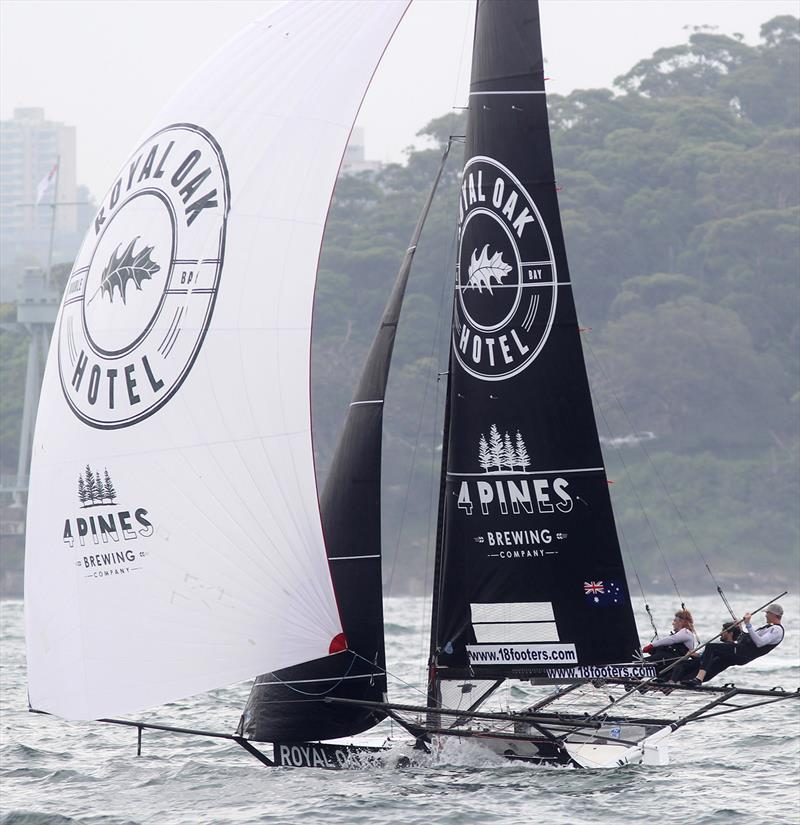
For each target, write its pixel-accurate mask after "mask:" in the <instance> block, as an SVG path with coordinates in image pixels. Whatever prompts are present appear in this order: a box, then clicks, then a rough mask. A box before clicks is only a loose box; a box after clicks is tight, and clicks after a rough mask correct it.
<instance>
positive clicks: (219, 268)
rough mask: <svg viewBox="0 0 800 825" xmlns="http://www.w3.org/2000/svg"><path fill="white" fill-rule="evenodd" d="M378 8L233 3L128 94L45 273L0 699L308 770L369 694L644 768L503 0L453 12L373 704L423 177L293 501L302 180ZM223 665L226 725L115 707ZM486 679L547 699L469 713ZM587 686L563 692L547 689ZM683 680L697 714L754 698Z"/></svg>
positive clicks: (502, 737)
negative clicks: (415, 653) (350, 379)
mask: <svg viewBox="0 0 800 825" xmlns="http://www.w3.org/2000/svg"><path fill="white" fill-rule="evenodd" d="M407 6H408V2H406V0H382V2H380V3H375V2H369V1H368V0H364V2H360V1H359V0H329V2H326V3H322V4H319V3H311V2H293V3H289V4H286V5H285V6H283V7H282V8H280V9H279V10H277V11H276V12H274V13H273V14H271V15H269V16H267V17H265V18H264V19H262V20H261V21H259V22H257V23H256V24H254V25H253V26H252V27H250V28H249V29H247V30H245V31H244V32H243V33H242V34H241V35H240V36H239V37H238V38H236V39H235V40H234V41H233V42H232V43H231V44H229V45H228V46H227V47H226V48H224V49H223V50H222V51H221V52H220V53H219V54H218V55H217V56H216V57H215V58H214V59H213V60H212V61H210V62H209V63H208V64H207V65H206V66H205V67H204V68H203V69H202V70H201V71H200V73H199V74H198V76H197V77H195V78H194V79H193V80H192V81H191V82H190V83H189V84H188V85H187V86H186V87H185V88H184V89H183V90H182V91H181V92H180V93H179V94H178V96H177V97H176V98H175V99H174V100H173V101H172V102H171V103H170V104H168V105H167V106H166V108H165V109H164V111H162V112H161V113H160V114H159V115H158V117H157V118H156V120H155V122H154V123H153V124H152V125H151V126H150V127H149V128H148V129H147V130H146V131H145V132H144V134H143V137H142V139H141V141H140V142H139V144H138V145H137V147H136V148H135V150H134V151H133V152H132V153H131V155H130V157H129V158H128V160H126V162H125V163H124V164H123V165H122V167H121V169H120V172H119V174H118V176H117V177H116V178H115V180H114V182H113V184H112V186H111V188H110V189H109V192H108V194H107V195H106V197H105V198H104V199H103V201H102V203H101V205H100V207H99V209H98V212H97V214H96V216H95V219H94V221H93V223H92V225H91V227H90V229H89V231H88V233H87V236H86V239H85V241H84V243H83V246H82V247H81V250H80V252H79V254H78V257H77V259H76V261H75V265H74V268H73V270H72V273H71V274H70V277H69V280H68V282H67V286H66V289H65V294H64V299H63V303H62V306H61V310H60V314H59V318H58V322H57V325H56V332H55V334H54V337H53V342H52V345H51V350H50V354H49V358H48V363H47V369H46V374H45V377H44V382H43V386H42V393H41V402H40V408H39V414H38V420H37V426H36V433H35V439H34V450H33V466H32V476H31V485H30V497H29V505H28V523H27V550H26V554H27V555H26V581H25V587H26V590H25V592H26V603H25V611H26V640H27V651H28V673H29V703H30V708H31V710H34V711H37V712H43V713H49V714H55V715H57V716H61V717H64V718H67V719H77V720H97V719H101V720H103V721H109V722H114V723H117V724H126V725H131V726H134V727H136V728H138V731H139V737H140V742H141V734H142V731H143V730H145V729H148V728H158V729H162V730H174V731H177V732H181V733H197V734H200V735H214V736H220V737H223V738H228V739H230V740H232V741H234V742H236V743H237V744H238V745H240V746H242V747H243V748H245V750H247V751H248V752H250V753H251V754H252V755H253V756H256V758H258V759H259V760H260V761H261V762H263V763H264V764H267V765H273V764H277V765H306V766H310V767H315V766H319V767H326V768H330V767H342V766H346V765H350V764H352V763H353V762H352V760H353V758H354V757H361V756H364V755H366V757H368V758H370V759H371V758H377V757H378V756H380V754H381V753H382V752H383V748H382V747H381V746H370V745H363V744H358V741H357V740H356V742H355V743H350V744H343V743H342V742H341V741H334V742H332V741H331V740H341V739H342V738H344V737H352V736H354V735H356V734H359V733H362V732H364V731H367V730H369V729H371V728H373V727H374V726H375V725H377V724H378V723H379V722H381V721H382V720H384V719H386V718H387V717H388V718H391V719H393V720H395V721H396V722H397V723H398V724H399V725H401V726H402V727H403V728H404V729H405V730H406V731H407V732H408V733H409V734H410V737H411V738H410V740H409V741H410V742H411V743H412V744H413V745H414V747H415V748H416V749H417V751H418V752H420V753H422V752H424V751H429V750H431V749H432V748H435V743H436V742H437V741H440V740H441V739H442V738H446V737H448V736H460V737H469V738H472V739H477V740H479V741H481V742H482V743H483V744H485V745H486V746H487V747H488V748H490V749H491V750H493V751H494V752H496V753H499V754H501V755H504V756H506V757H508V758H510V759H523V760H527V761H534V762H550V763H555V764H573V765H579V766H615V765H620V764H625V763H628V762H636V761H648V760H649V761H656V762H659V761H663V760H664V758H665V756H664V751H663V749H662V748H661V744H660V743H661V742H662V740H663V739H664V738H665V737H666V736H667V735H668V734H669V733H671V732H672V731H673V730H675V729H676V728H677V727H680V726H681V725H683V724H685V723H686V722H687V721H690V719H689V717H687V716H686V715H684V716H683V717H680V718H678V719H663V718H650V717H644V718H643V717H635V716H634V717H628V716H625V715H624V711H620V710H619V708H618V706H614V708H613V709H612V710H609V709H608V707H606V706H605V702H606V701H607V698H608V697H607V694H608V691H609V690H610V689H611V688H610V687H609V686H612V685H613V686H616V687H618V688H620V689H621V690H622V691H623V694H624V695H625V696H630V695H631V694H635V695H637V696H638V695H644V694H639V692H638V691H639V689H640V688H641V690H642V691H644V690H645V688H644V687H641V686H642V685H644V686H645V687H646V686H647V685H648V684H649V680H650V678H651V677H652V676H654V675H655V673H654V671H652V670H651V669H649V667H648V666H647V665H646V664H644V663H643V662H642V661H641V651H640V646H639V640H638V635H637V632H636V627H635V622H634V614H633V609H632V605H631V598H630V595H629V593H628V592H627V587H626V583H625V582H626V579H625V571H624V567H623V563H622V558H621V554H620V548H619V543H618V540H617V535H616V530H615V526H614V519H613V513H612V510H611V502H610V498H609V492H608V484H607V478H606V473H605V469H604V465H603V457H602V453H601V450H600V445H599V441H598V435H597V429H596V426H595V421H594V416H593V412H592V405H591V399H590V394H589V386H588V382H587V376H586V370H585V366H584V362H583V355H582V350H581V344H580V339H579V331H578V323H577V317H576V312H575V307H574V303H573V298H572V289H571V283H570V276H569V270H568V267H567V259H566V252H565V247H564V239H563V236H562V231H561V225H560V217H559V211H558V202H557V194H556V190H555V184H554V174H553V161H552V156H551V149H550V137H549V131H548V125H547V123H548V122H547V105H546V98H545V92H544V75H543V58H542V47H541V40H540V32H539V14H538V6H537V4H536V3H535V2H531V0H504V1H503V2H483V0H481V1H479V2H478V4H477V14H476V23H475V35H474V38H475V46H474V55H473V62H472V81H471V89H470V106H469V117H468V125H467V134H466V145H465V164H464V168H463V172H462V185H461V188H460V195H459V202H458V250H459V251H458V264H457V269H456V273H455V279H454V291H453V294H454V300H453V317H452V335H451V347H450V358H449V367H448V369H447V382H448V390H447V405H446V411H445V422H444V432H443V463H442V475H441V490H440V498H439V529H438V536H437V545H436V563H435V577H434V578H435V584H434V593H433V616H432V625H431V643H430V662H429V682H428V685H427V697H428V698H427V702H426V703H425V704H424V705H421V706H419V707H415V706H405V705H397V704H392V703H391V702H389V698H388V689H387V672H386V661H385V659H386V657H385V645H384V630H383V607H382V599H381V525H380V478H381V433H382V421H383V406H384V400H385V390H386V383H387V376H388V371H389V366H390V361H391V354H392V348H393V344H394V338H395V333H396V330H397V325H398V323H399V319H400V311H401V307H402V301H403V295H404V291H405V286H406V283H407V280H408V277H409V273H410V271H411V265H412V262H413V258H414V252H415V250H416V246H417V241H418V240H419V237H420V233H421V230H422V226H423V223H424V219H425V215H426V214H427V210H428V209H429V208H430V204H431V201H432V198H433V194H434V191H435V182H434V187H433V188H432V190H431V194H430V196H429V198H428V201H427V203H426V205H425V208H424V210H423V214H422V215H421V216H420V221H419V223H418V225H417V227H416V230H415V233H414V236H413V237H412V239H411V242H410V244H409V247H408V249H407V250H406V252H405V256H404V259H403V262H402V265H401V267H400V271H399V274H398V277H397V281H396V283H395V285H394V287H393V289H392V291H391V294H390V295H389V298H388V302H387V305H386V309H385V312H384V316H383V319H382V321H381V324H380V327H379V329H378V332H377V334H376V337H375V340H374V342H373V345H372V347H371V349H370V352H369V354H368V357H367V361H366V363H365V366H364V368H363V373H362V376H361V380H360V382H359V384H358V387H357V390H356V393H355V395H354V398H353V401H352V403H351V404H350V407H349V410H348V413H347V417H346V420H345V424H344V428H343V431H342V434H341V438H340V441H339V444H338V447H337V450H336V453H335V456H334V459H333V462H332V468H331V471H330V474H329V477H328V479H327V482H326V484H325V486H324V489H322V490H321V491H320V492H319V494H318V488H317V482H316V471H315V465H314V456H313V444H312V420H311V402H310V390H309V387H310V341H311V333H312V308H313V300H314V287H315V280H316V273H317V265H318V258H319V251H320V247H321V243H322V236H323V230H324V225H325V220H326V216H327V212H328V208H329V203H330V200H331V196H332V192H333V187H334V184H335V181H336V175H337V172H338V169H339V166H340V163H341V160H342V157H343V154H344V151H345V147H346V144H347V140H348V136H349V134H350V131H351V129H352V125H353V123H354V121H355V118H356V115H357V113H358V109H359V106H360V104H361V101H362V99H363V96H364V94H365V92H366V88H367V86H368V83H369V80H370V78H371V76H372V74H373V72H374V70H375V68H376V66H377V63H378V61H379V60H380V57H381V54H382V53H383V51H384V49H385V47H386V45H387V43H388V42H389V39H390V38H391V35H392V33H393V31H394V30H395V29H396V27H397V26H398V25H399V24H400V21H401V18H402V16H403V14H404V13H405V11H406V8H407ZM446 156H447V152H445V157H444V158H443V161H442V168H443V167H444V163H445V162H446ZM439 174H440V175H441V168H440V171H439ZM248 679H251V680H253V684H252V689H251V693H250V696H249V698H248V700H247V703H246V706H245V708H244V710H243V713H242V716H241V720H240V722H239V726H238V728H237V730H236V731H235V732H232V733H209V732H207V731H190V730H185V729H178V728H171V727H169V726H166V725H156V724H151V723H143V722H139V721H134V720H130V719H122V718H119V717H123V716H130V715H131V714H136V713H137V712H139V711H141V710H143V709H145V708H150V707H154V706H158V705H163V704H164V703H167V702H170V701H174V700H176V699H178V698H181V697H186V696H191V695H193V694H197V693H199V692H201V691H206V690H210V689H213V688H216V687H219V686H222V685H228V684H232V683H234V682H239V681H243V680H248ZM508 679H520V680H524V681H525V682H532V683H534V684H539V685H546V686H551V687H552V688H553V690H552V692H551V693H549V694H548V696H547V697H546V698H545V699H543V700H541V701H540V702H537V703H536V704H534V705H532V706H530V707H527V708H523V709H522V710H521V711H518V712H513V713H512V712H510V711H509V712H507V713H486V712H482V711H481V710H480V708H481V706H482V705H483V703H484V702H485V700H486V699H487V698H488V697H489V696H491V694H492V693H493V692H494V691H495V690H496V689H497V687H498V686H499V685H500V684H502V683H503V682H504V681H505V680H508ZM600 684H602V685H603V686H604V692H603V702H601V703H600V705H599V706H598V705H597V703H595V706H594V709H593V710H591V711H586V710H581V711H580V712H577V713H576V712H572V713H567V712H562V711H560V710H556V709H555V708H556V707H557V705H558V703H559V702H560V701H561V700H563V698H564V697H565V696H568V695H569V696H574V695H577V694H578V693H580V691H581V690H583V689H585V688H586V689H588V690H589V691H591V689H592V688H596V687H597V686H598V685H600ZM632 685H633V686H638V687H636V690H633V691H632V690H631V686H632ZM625 690H627V691H628V693H625ZM701 690H702V691H710V692H711V693H710V696H711V698H708V694H707V693H705V694H704V695H703V702H704V703H705V704H704V705H703V708H706V707H708V708H711V707H717V708H718V706H719V705H720V704H721V703H722V704H726V703H730V700H731V699H732V698H733V697H734V696H742V695H752V694H755V695H760V694H761V693H767V692H766V691H764V692H759V691H749V692H748V691H741V690H738V689H735V688H734V689H730V688H729V689H727V690H722V692H721V694H720V695H717V693H715V692H714V691H715V689H714V688H703V689H701ZM770 697H771V701H775V700H777V698H779V697H777V695H776V694H775V693H774V692H772V693H770ZM705 712H706V711H705V710H703V709H701V710H693V712H692V714H690V715H689V716H691V718H692V719H695V718H701V717H702V716H703V714H704V713H705ZM259 743H271V744H272V745H273V753H272V755H271V756H268V755H267V754H265V753H264V751H263V750H262V749H260V747H259Z"/></svg>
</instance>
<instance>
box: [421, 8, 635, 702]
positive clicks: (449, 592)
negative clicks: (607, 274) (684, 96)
mask: <svg viewBox="0 0 800 825" xmlns="http://www.w3.org/2000/svg"><path fill="white" fill-rule="evenodd" d="M446 442H447V443H446V445H445V446H446V459H445V460H446V473H445V474H444V477H443V484H442V494H441V495H442V501H441V507H440V530H439V534H440V535H439V546H438V548H437V566H436V574H435V583H434V606H433V622H432V631H431V690H432V694H433V695H432V697H431V698H432V700H436V701H437V703H440V702H442V701H443V697H442V686H443V683H447V682H448V681H450V680H459V681H460V682H465V681H471V680H476V681H480V680H486V681H485V682H483V687H482V688H481V691H485V690H489V689H491V687H492V685H494V684H496V683H497V682H496V680H500V679H503V678H506V677H518V678H531V677H537V676H538V677H542V678H545V679H548V680H552V681H571V680H573V679H575V678H579V677H580V675H581V672H582V671H581V667H583V668H585V667H586V666H592V665H601V664H609V663H616V662H629V661H630V660H631V657H632V656H633V654H634V652H635V651H636V650H637V648H638V646H639V642H638V636H637V633H636V628H635V624H634V618H633V612H632V608H631V603H630V599H629V597H628V593H627V588H626V584H625V571H624V568H623V564H622V558H621V554H620V548H619V542H618V539H617V534H616V529H615V525H614V517H613V513H612V510H611V502H610V497H609V492H608V482H607V478H606V473H605V469H604V467H603V457H602V453H601V450H600V444H599V440H598V436H597V428H596V424H595V420H594V414H593V410H592V403H591V397H590V392H589V385H588V381H587V376H586V368H585V364H584V359H583V353H582V349H581V343H580V338H579V329H578V322H577V317H576V313H575V306H574V303H573V297H572V287H571V285H570V277H569V270H568V268H567V258H566V252H565V248H564V239H563V235H562V229H561V220H560V215H559V210H558V201H557V195H556V189H555V180H554V171H553V160H552V152H551V147H550V134H549V128H548V116H547V104H546V100H545V93H544V71H543V57H542V47H541V36H540V29H539V11H538V5H537V4H536V3H531V2H527V0H505V2H502V3H499V2H490V0H479V2H478V9H477V17H476V24H475V47H474V52H473V61H472V81H471V87H470V107H469V114H468V121H467V135H466V152H465V166H464V171H463V177H462V186H461V191H460V202H459V260H458V268H457V277H456V284H455V300H454V315H453V329H452V349H451V357H450V375H449V399H448V422H447V428H446ZM584 672H585V671H584ZM493 680H494V681H493ZM452 684H454V683H453V682H451V685H452ZM461 688H462V692H463V691H467V692H469V690H470V689H471V685H468V684H464V685H462V686H461ZM444 699H445V700H447V699H448V697H447V696H445V697H444ZM445 704H448V705H449V706H452V701H451V700H450V701H445ZM462 706H463V705H462Z"/></svg>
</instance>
